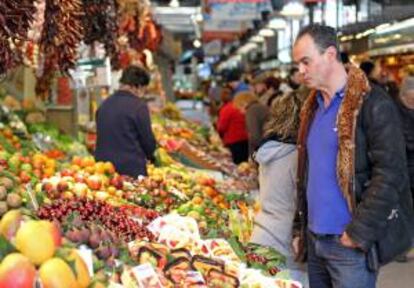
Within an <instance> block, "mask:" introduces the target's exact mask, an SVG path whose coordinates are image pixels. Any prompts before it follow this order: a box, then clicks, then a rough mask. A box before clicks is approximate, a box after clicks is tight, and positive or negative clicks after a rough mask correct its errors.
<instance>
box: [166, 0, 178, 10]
mask: <svg viewBox="0 0 414 288" xmlns="http://www.w3.org/2000/svg"><path fill="white" fill-rule="evenodd" d="M168 6H170V7H172V8H178V7H180V2H179V1H178V0H171V2H170V4H168Z"/></svg>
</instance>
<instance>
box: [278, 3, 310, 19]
mask: <svg viewBox="0 0 414 288" xmlns="http://www.w3.org/2000/svg"><path fill="white" fill-rule="evenodd" d="M280 14H281V15H283V16H286V17H290V18H302V17H303V16H304V15H305V14H306V9H305V6H303V4H302V3H300V2H297V1H293V2H289V3H287V4H286V5H285V6H283V8H282V11H280Z"/></svg>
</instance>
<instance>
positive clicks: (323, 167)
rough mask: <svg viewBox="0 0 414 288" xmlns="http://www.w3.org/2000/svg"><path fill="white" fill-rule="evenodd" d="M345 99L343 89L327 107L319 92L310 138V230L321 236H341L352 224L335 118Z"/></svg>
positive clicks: (308, 145) (308, 185)
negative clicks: (340, 177)
mask: <svg viewBox="0 0 414 288" xmlns="http://www.w3.org/2000/svg"><path fill="white" fill-rule="evenodd" d="M343 97H344V89H341V90H339V91H338V92H337V93H335V96H334V97H333V99H332V101H331V103H330V104H329V106H328V107H325V105H324V101H323V98H322V95H321V93H320V92H318V95H317V101H318V108H317V111H316V113H315V118H314V120H313V122H312V124H311V127H310V130H309V135H308V139H307V150H308V151H307V152H308V157H309V173H308V183H307V198H308V221H309V229H310V230H311V231H312V232H314V233H319V234H337V235H339V234H342V233H343V231H344V230H345V227H346V226H347V224H348V223H349V222H350V221H351V213H350V211H349V209H348V206H347V202H346V200H345V198H344V197H343V194H342V192H341V189H340V187H339V183H338V179H337V174H336V167H337V165H336V164H337V156H338V129H337V125H336V124H337V123H336V119H337V115H338V111H339V108H340V106H341V103H342V99H343Z"/></svg>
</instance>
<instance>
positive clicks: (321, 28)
mask: <svg viewBox="0 0 414 288" xmlns="http://www.w3.org/2000/svg"><path fill="white" fill-rule="evenodd" d="M305 35H309V36H310V37H311V38H312V39H313V41H314V42H315V44H316V46H317V47H318V50H319V52H320V53H323V52H325V50H326V49H328V48H329V47H331V46H332V47H334V48H335V49H336V51H337V53H336V58H337V59H338V61H341V55H340V53H339V41H338V37H337V33H336V30H335V28H333V27H330V26H326V25H321V24H311V25H308V26H305V27H303V28H302V29H301V30H300V31H299V34H298V36H297V37H296V41H298V40H299V39H300V38H302V37H303V36H305Z"/></svg>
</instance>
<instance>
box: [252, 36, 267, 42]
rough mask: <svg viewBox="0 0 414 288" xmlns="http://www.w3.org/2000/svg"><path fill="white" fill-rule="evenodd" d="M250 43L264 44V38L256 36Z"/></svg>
mask: <svg viewBox="0 0 414 288" xmlns="http://www.w3.org/2000/svg"><path fill="white" fill-rule="evenodd" d="M250 41H251V42H254V43H263V42H264V38H263V37H262V36H259V35H256V36H253V37H252V38H250Z"/></svg>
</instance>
